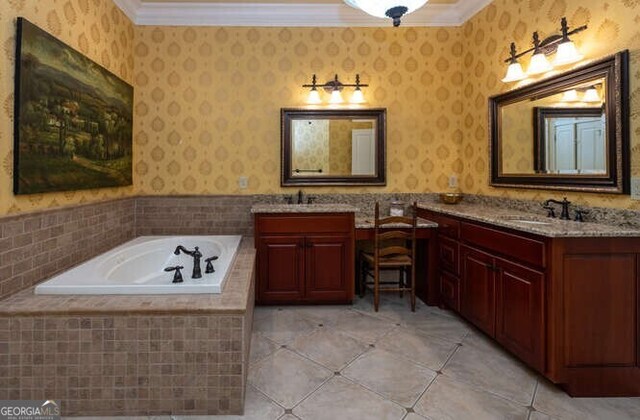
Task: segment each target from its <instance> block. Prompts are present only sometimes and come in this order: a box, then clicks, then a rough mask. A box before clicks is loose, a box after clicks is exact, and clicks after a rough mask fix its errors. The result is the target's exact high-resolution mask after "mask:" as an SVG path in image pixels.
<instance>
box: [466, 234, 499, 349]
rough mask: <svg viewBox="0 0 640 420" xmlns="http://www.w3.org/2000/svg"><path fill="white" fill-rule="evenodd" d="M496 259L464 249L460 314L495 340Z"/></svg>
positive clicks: (470, 249) (476, 251) (467, 248)
mask: <svg viewBox="0 0 640 420" xmlns="http://www.w3.org/2000/svg"><path fill="white" fill-rule="evenodd" d="M493 267H494V258H493V257H492V256H491V255H489V254H485V253H484V252H480V251H478V250H475V249H473V248H469V247H466V246H465V247H462V277H461V279H460V313H461V314H462V316H464V317H465V318H467V319H468V320H469V321H470V322H471V323H472V324H474V325H475V326H476V327H478V328H480V329H481V330H483V331H484V332H486V333H487V334H489V335H491V336H492V337H493V336H494V335H495V276H494V269H493Z"/></svg>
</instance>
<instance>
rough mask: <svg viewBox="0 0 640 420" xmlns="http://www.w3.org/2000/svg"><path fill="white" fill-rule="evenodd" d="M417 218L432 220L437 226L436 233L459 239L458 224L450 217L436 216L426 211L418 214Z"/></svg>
mask: <svg viewBox="0 0 640 420" xmlns="http://www.w3.org/2000/svg"><path fill="white" fill-rule="evenodd" d="M418 216H420V217H422V218H424V219H427V220H432V221H434V222H436V223H437V224H438V233H439V234H441V235H445V236H448V237H450V238H454V239H458V238H459V237H460V222H459V221H458V220H456V219H453V218H451V217H447V216H443V215H441V214H436V213H433V212H431V211H428V210H422V211H421V212H420V211H419V212H418Z"/></svg>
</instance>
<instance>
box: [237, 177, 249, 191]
mask: <svg viewBox="0 0 640 420" xmlns="http://www.w3.org/2000/svg"><path fill="white" fill-rule="evenodd" d="M247 187H249V178H247V177H246V176H241V177H240V178H238V188H240V189H241V190H244V189H247Z"/></svg>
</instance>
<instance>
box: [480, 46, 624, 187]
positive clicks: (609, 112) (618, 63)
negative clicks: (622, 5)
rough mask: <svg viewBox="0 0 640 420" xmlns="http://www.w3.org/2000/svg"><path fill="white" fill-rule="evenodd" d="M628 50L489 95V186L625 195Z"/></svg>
mask: <svg viewBox="0 0 640 420" xmlns="http://www.w3.org/2000/svg"><path fill="white" fill-rule="evenodd" d="M628 63H629V53H628V51H623V52H620V53H618V54H616V55H614V56H611V57H608V58H605V59H602V60H599V61H597V62H594V63H591V64H588V65H586V66H584V67H580V68H578V69H575V70H572V71H570V72H567V73H563V74H559V75H556V76H553V77H551V78H549V79H545V80H542V81H540V82H536V83H533V84H531V85H528V86H524V87H521V88H518V89H515V90H513V91H510V92H507V93H504V94H501V95H497V96H494V97H492V98H490V99H489V113H490V134H491V136H490V153H491V156H490V160H491V185H492V186H495V187H517V188H541V189H562V190H578V191H592V192H600V193H616V194H628V193H629V189H630V163H629V159H630V157H629V154H630V152H629V103H628V102H629V81H628V68H629V64H628Z"/></svg>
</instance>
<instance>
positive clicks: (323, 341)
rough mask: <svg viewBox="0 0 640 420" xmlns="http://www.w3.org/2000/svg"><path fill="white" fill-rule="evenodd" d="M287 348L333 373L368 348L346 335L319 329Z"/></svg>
mask: <svg viewBox="0 0 640 420" xmlns="http://www.w3.org/2000/svg"><path fill="white" fill-rule="evenodd" d="M289 348H291V349H292V350H295V351H297V352H299V353H301V354H303V355H305V356H306V357H308V358H310V359H311V360H314V361H316V362H318V363H320V364H321V365H323V366H325V367H327V368H329V369H331V370H333V371H339V370H341V369H342V368H343V367H345V366H346V365H347V364H348V363H349V362H350V361H352V360H353V359H355V358H356V357H358V356H359V355H361V354H362V353H364V352H365V351H367V350H368V349H369V346H368V345H367V344H364V343H362V342H360V341H358V340H356V339H354V338H351V337H350V336H348V335H345V334H342V333H339V332H335V331H332V330H330V329H327V328H320V329H318V330H317V331H315V332H313V333H311V334H309V335H304V336H301V337H298V338H297V339H296V340H295V341H294V342H293V343H292V344H290V345H289Z"/></svg>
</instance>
